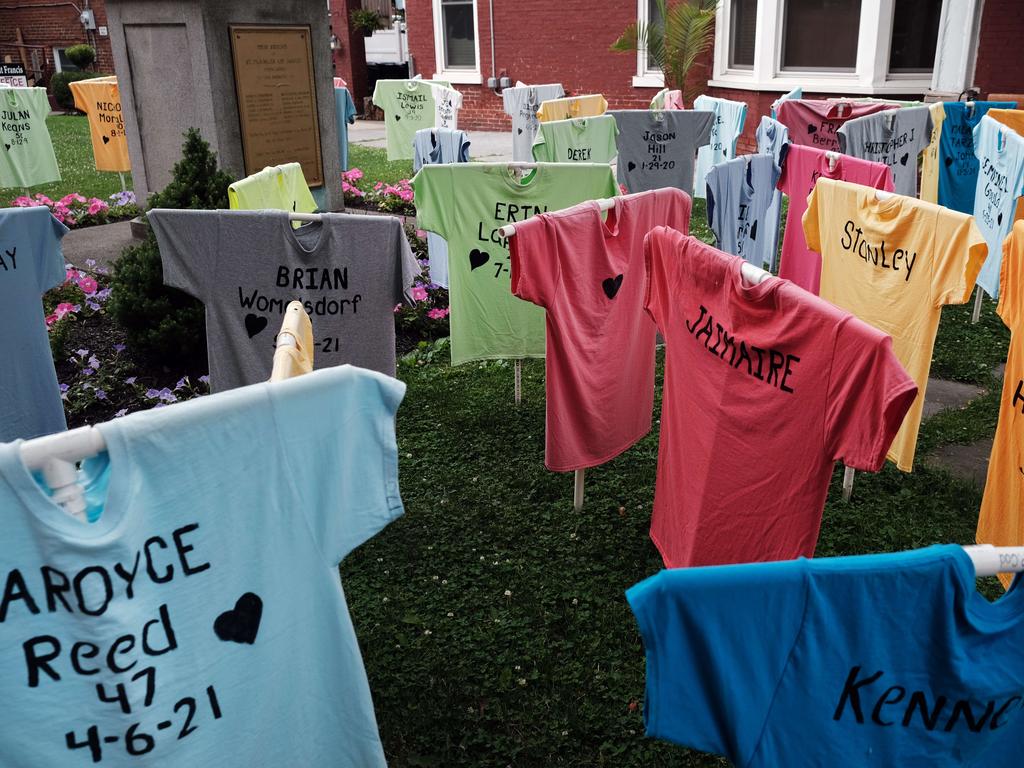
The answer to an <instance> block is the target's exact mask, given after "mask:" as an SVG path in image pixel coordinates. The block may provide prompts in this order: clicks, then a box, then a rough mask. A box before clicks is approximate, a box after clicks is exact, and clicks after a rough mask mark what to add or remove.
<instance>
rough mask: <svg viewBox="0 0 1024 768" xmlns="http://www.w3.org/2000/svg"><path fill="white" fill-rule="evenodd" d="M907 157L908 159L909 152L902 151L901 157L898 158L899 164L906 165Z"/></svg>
mask: <svg viewBox="0 0 1024 768" xmlns="http://www.w3.org/2000/svg"><path fill="white" fill-rule="evenodd" d="M909 159H910V153H909V152H904V153H903V157H901V158H900V165H906V164H907V160H909Z"/></svg>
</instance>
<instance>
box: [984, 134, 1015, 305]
mask: <svg viewBox="0 0 1024 768" xmlns="http://www.w3.org/2000/svg"><path fill="white" fill-rule="evenodd" d="M974 154H975V155H976V156H977V158H978V181H977V184H976V187H975V192H974V220H975V221H976V222H977V224H978V229H979V230H981V234H982V235H983V236H984V238H985V242H986V243H988V257H987V258H986V259H985V263H984V264H982V265H981V271H980V272H979V273H978V285H980V286H981V287H982V289H983V290H984V291H985V293H987V294H988V295H989V296H991V297H992V298H993V299H995V298H998V297H999V269H1000V267H1001V266H1002V263H1003V240H1005V239H1006V236H1007V235H1009V234H1010V229H1011V228H1012V227H1013V216H1014V212H1015V211H1016V208H1017V198H1018V197H1020V196H1021V195H1022V194H1024V138H1022V137H1021V136H1020V135H1019V134H1018V133H1017V132H1016V131H1014V130H1013V129H1012V128H1008V127H1007V126H1005V125H1003V124H1002V123H1000V122H998V121H996V120H995V119H994V118H992V117H990V116H989V115H985V116H984V117H982V118H981V122H979V123H978V125H977V126H975V128H974Z"/></svg>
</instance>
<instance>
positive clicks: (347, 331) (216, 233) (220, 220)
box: [148, 209, 420, 392]
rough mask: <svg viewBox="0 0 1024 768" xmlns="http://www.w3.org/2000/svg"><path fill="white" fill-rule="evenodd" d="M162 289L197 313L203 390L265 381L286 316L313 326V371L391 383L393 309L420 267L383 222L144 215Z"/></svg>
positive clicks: (393, 225) (273, 214)
mask: <svg viewBox="0 0 1024 768" xmlns="http://www.w3.org/2000/svg"><path fill="white" fill-rule="evenodd" d="M148 218H149V223H150V226H152V227H153V231H154V232H155V233H156V239H157V243H158V244H159V246H160V260H161V261H162V262H163V271H164V283H165V284H166V285H170V286H172V287H174V288H180V289H181V290H183V291H185V292H186V293H188V294H191V295H192V296H195V297H196V298H197V299H199V300H200V301H202V302H203V304H205V305H206V341H207V347H208V354H209V362H210V387H211V389H212V390H213V391H214V392H221V391H223V390H226V389H232V388H234V387H241V386H245V385H246V384H254V383H256V382H260V381H266V380H267V379H269V378H270V371H271V368H272V367H273V358H274V339H275V337H276V336H277V332H278V330H279V328H280V326H281V320H282V319H283V315H284V310H285V307H287V306H288V302H290V301H292V300H299V301H301V302H302V303H303V304H304V305H305V308H306V312H308V313H309V316H310V319H311V320H312V321H313V335H314V345H313V358H314V367H316V368H327V367H330V366H333V365H341V364H342V363H351V364H352V365H357V366H359V367H361V368H369V369H370V370H374V371H379V372H381V373H385V374H387V375H389V376H394V375H395V318H394V308H395V305H396V304H399V303H400V302H401V301H402V299H403V298H405V297H407V296H408V291H409V288H410V287H411V286H412V283H413V279H414V278H415V276H416V275H417V274H419V271H420V270H419V263H418V262H417V261H416V258H415V257H414V256H413V253H412V251H411V249H410V248H409V242H408V240H406V238H405V232H404V231H403V230H402V224H401V222H400V221H399V220H398V219H397V218H394V217H392V216H358V215H352V214H340V213H325V214H322V219H321V221H319V222H314V223H310V224H304V225H303V226H302V227H300V228H298V229H293V228H292V226H291V223H290V222H289V220H288V214H287V213H286V212H285V211H266V210H264V211H179V210H168V209H158V210H153V211H150V212H149V214H148Z"/></svg>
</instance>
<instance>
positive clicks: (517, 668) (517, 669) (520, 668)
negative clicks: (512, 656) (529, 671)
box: [513, 664, 522, 672]
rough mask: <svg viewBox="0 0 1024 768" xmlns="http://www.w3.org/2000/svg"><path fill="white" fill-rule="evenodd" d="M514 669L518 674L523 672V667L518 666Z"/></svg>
mask: <svg viewBox="0 0 1024 768" xmlns="http://www.w3.org/2000/svg"><path fill="white" fill-rule="evenodd" d="M513 669H515V671H516V672H519V671H521V670H522V667H521V666H519V665H518V664H516V665H515V667H513Z"/></svg>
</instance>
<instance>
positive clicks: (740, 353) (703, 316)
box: [683, 304, 800, 394]
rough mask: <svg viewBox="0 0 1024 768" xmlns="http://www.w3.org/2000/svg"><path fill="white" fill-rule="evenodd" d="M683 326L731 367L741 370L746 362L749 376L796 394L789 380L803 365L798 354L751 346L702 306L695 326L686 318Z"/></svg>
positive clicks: (694, 323) (705, 347)
mask: <svg viewBox="0 0 1024 768" xmlns="http://www.w3.org/2000/svg"><path fill="white" fill-rule="evenodd" d="M683 323H684V324H685V325H686V330H688V331H689V332H690V333H692V334H693V338H694V339H696V340H697V341H700V340H701V337H704V338H703V341H704V349H706V350H707V351H708V352H710V353H711V354H713V355H714V356H715V357H717V358H718V359H719V360H721V361H722V362H724V363H726V364H727V365H728V366H729V367H730V368H735V369H736V370H737V371H738V370H742V368H741V367H742V366H743V363H744V361H745V362H746V364H747V365H746V370H747V375H748V376H752V377H753V378H755V379H758V380H759V381H763V382H765V383H766V384H769V385H770V386H772V387H777V388H778V389H780V390H782V391H783V392H788V393H790V394H792V393H793V389H792V387H790V386H789V377H790V376H792V375H793V369H794V366H795V364H796V363H799V362H800V358H799V357H797V356H796V355H790V354H788V353H785V352H779V351H778V350H776V349H762V348H761V347H755V346H754V345H753V344H751V345H749V346H748V345H747V343H746V342H745V341H743V340H742V339H737V338H736V337H735V336H731V335H729V331H727V330H726V329H725V328H724V327H722V324H721V323H719V322H716V321H715V318H714V316H712V314H711V313H710V312H709V311H708V309H707V307H705V306H704V305H703V304H701V305H700V316H699V317H697V318H696V319H694V321H693V324H692V325H691V324H690V323H689V322H688V321H687V320H686V319H685V318H684V319H683ZM712 338H714V341H713V342H712ZM751 352H753V354H751ZM726 355H728V359H726Z"/></svg>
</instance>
